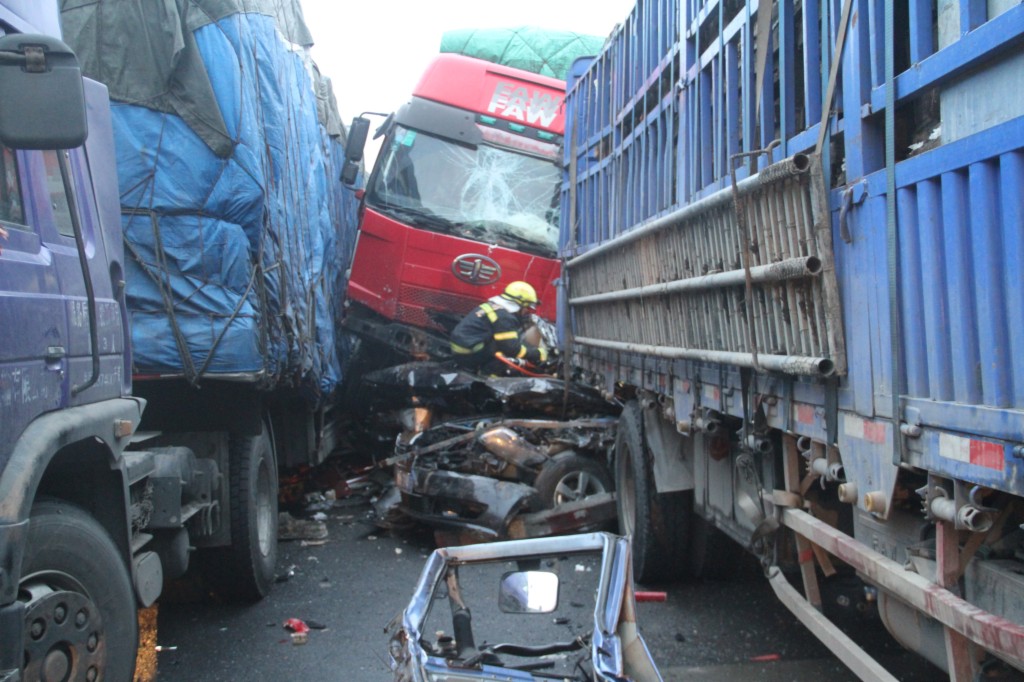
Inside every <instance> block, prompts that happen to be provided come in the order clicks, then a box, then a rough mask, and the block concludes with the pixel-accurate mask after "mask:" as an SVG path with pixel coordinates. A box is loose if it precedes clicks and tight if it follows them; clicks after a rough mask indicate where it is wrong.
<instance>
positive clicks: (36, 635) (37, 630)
mask: <svg viewBox="0 0 1024 682" xmlns="http://www.w3.org/2000/svg"><path fill="white" fill-rule="evenodd" d="M44 632H46V623H44V622H43V619H42V618H36V619H35V620H34V621H32V625H31V627H29V635H31V636H32V639H40V638H41V637H42V636H43V633H44Z"/></svg>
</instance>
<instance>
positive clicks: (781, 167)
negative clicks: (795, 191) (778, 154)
mask: <svg viewBox="0 0 1024 682" xmlns="http://www.w3.org/2000/svg"><path fill="white" fill-rule="evenodd" d="M811 166H812V164H811V157H810V156H809V155H807V154H794V155H793V156H791V157H789V158H788V159H783V160H782V161H779V162H778V163H776V164H773V165H771V166H768V167H767V168H765V169H764V170H763V171H761V172H760V173H757V174H756V175H752V176H750V177H749V178H745V179H743V180H741V181H739V182H737V183H736V188H735V192H736V193H737V194H739V195H740V196H744V195H746V194H750V193H751V192H755V191H757V190H758V189H760V188H761V187H764V186H766V185H770V184H773V183H776V182H780V181H782V180H785V179H786V178H790V177H793V176H797V175H802V174H804V173H806V172H807V171H808V170H809V169H810V168H811ZM733 192H734V190H733V189H732V188H727V189H724V190H722V191H719V192H716V193H714V194H712V195H711V196H709V197H707V198H706V199H701V200H700V201H697V202H694V203H692V204H688V205H687V206H685V207H683V208H681V209H679V210H678V211H673V212H672V213H669V214H668V215H665V216H662V217H661V218H657V219H655V220H653V221H651V222H649V223H647V224H646V225H642V226H640V227H638V228H636V229H633V230H630V231H629V232H626V233H624V234H621V235H619V236H617V237H615V238H614V239H611V240H609V241H607V242H605V243H603V244H601V245H600V246H597V247H595V248H593V249H591V250H589V251H587V252H586V253H582V254H580V255H579V256H576V257H575V258H572V259H570V260H568V261H567V262H566V267H567V268H569V269H572V268H574V267H576V266H577V265H579V264H580V263H583V262H586V261H588V260H591V259H592V258H594V257H595V256H597V255H599V254H602V253H604V252H606V251H610V250H617V249H621V248H622V246H623V245H624V244H628V243H630V242H633V241H636V240H638V239H641V238H643V237H647V236H649V235H651V234H653V233H655V232H659V231H661V230H663V229H666V228H669V227H672V226H673V225H675V224H677V223H680V222H683V221H685V220H688V219H690V218H692V217H694V216H698V215H700V214H701V213H704V212H706V211H710V210H713V209H715V208H718V207H720V206H725V205H729V204H730V203H732V201H733V196H734V194H733Z"/></svg>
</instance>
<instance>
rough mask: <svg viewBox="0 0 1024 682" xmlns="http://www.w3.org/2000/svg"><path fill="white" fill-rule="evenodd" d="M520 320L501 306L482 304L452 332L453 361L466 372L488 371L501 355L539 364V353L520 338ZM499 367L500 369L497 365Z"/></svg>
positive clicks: (540, 358)
mask: <svg viewBox="0 0 1024 682" xmlns="http://www.w3.org/2000/svg"><path fill="white" fill-rule="evenodd" d="M519 327H520V320H519V318H518V317H517V316H516V315H514V314H513V313H510V312H509V311H507V310H505V309H504V308H502V307H500V306H496V305H494V304H492V303H489V302H486V303H481V304H480V305H478V306H477V307H476V308H474V309H473V310H472V311H471V312H470V313H469V314H468V315H466V316H465V317H464V318H462V321H461V322H459V324H458V325H456V327H455V329H454V330H453V331H452V336H451V344H452V352H453V353H454V355H455V361H456V362H457V363H458V364H459V365H460V366H461V367H465V368H467V369H472V370H477V369H481V368H484V369H488V370H489V369H490V363H492V362H496V361H495V360H494V354H495V353H496V352H500V353H501V354H502V355H504V356H505V357H508V358H520V359H525V360H528V361H530V362H538V361H540V360H542V359H543V358H542V356H541V352H540V350H539V349H538V348H536V347H534V346H528V345H526V344H524V343H523V342H522V340H521V339H520V338H519ZM499 366H500V365H499Z"/></svg>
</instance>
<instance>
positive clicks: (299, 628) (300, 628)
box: [284, 618, 309, 632]
mask: <svg viewBox="0 0 1024 682" xmlns="http://www.w3.org/2000/svg"><path fill="white" fill-rule="evenodd" d="M284 627H285V629H286V630H291V631H292V632H309V626H308V625H306V624H305V623H304V622H302V621H301V620H299V619H298V618H289V619H288V620H286V621H285V622H284Z"/></svg>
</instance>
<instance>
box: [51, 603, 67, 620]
mask: <svg viewBox="0 0 1024 682" xmlns="http://www.w3.org/2000/svg"><path fill="white" fill-rule="evenodd" d="M67 617H68V607H66V606H64V604H57V607H56V608H55V609H54V610H53V620H54V621H56V623H57V624H58V625H60V624H61V623H63V622H64V619H65V618H67Z"/></svg>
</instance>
